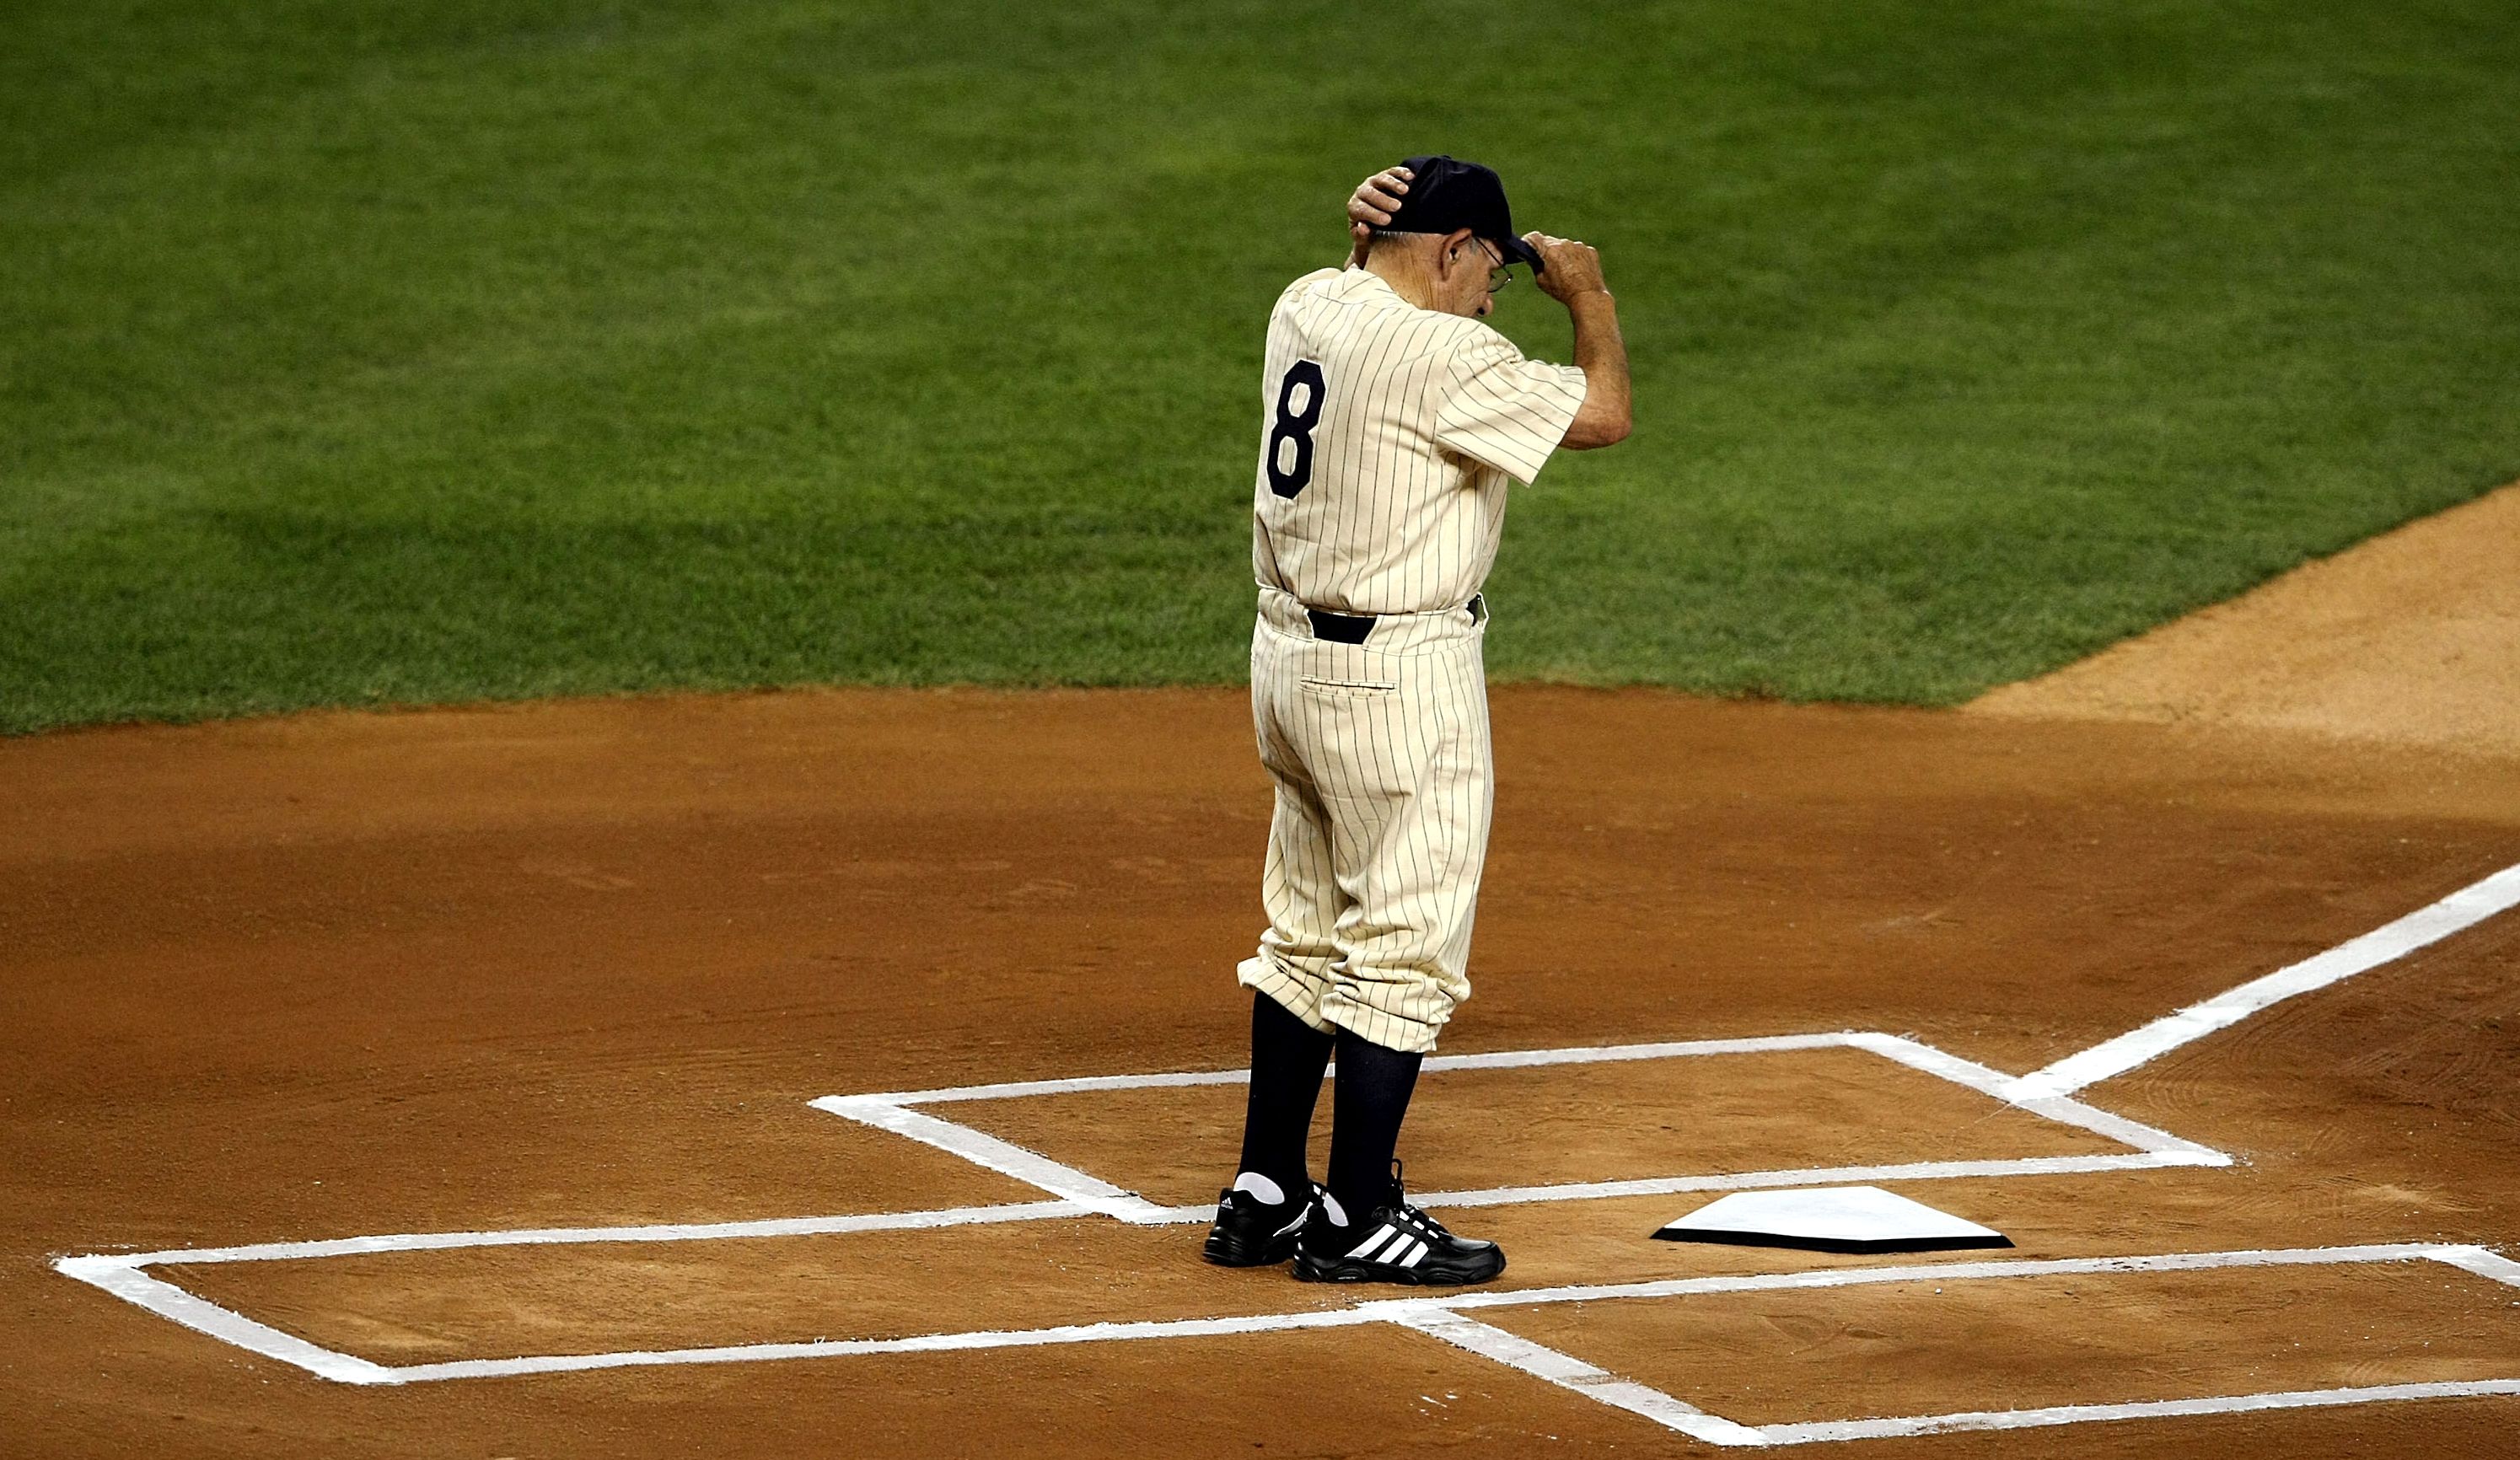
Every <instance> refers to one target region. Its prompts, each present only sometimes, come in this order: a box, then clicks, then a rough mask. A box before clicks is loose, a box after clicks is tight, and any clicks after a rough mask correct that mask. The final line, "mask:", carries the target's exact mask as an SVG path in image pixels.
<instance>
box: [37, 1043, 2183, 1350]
mask: <svg viewBox="0 0 2520 1460" xmlns="http://www.w3.org/2000/svg"><path fill="white" fill-rule="evenodd" d="M1814 1049H1860V1050H1866V1051H1868V1052H1870V1053H1873V1054H1877V1055H1881V1056H1883V1057H1885V1058H1888V1059H1891V1060H1894V1061H1896V1062H1897V1063H1899V1064H1901V1065H1905V1066H1907V1067H1909V1068H1911V1069H1914V1070H1919V1071H1922V1072H1924V1073H1926V1074H1930V1075H1934V1076H1937V1077H1939V1078H1941V1079H1945V1080H1949V1081H1952V1082H1954V1083H1956V1084H1961V1085H1965V1086H1967V1087H1968V1088H1970V1089H1973V1090H1977V1091H1979V1092H1981V1093H1984V1094H1987V1095H1990V1096H1992V1097H1994V1098H1996V1099H1998V1100H2001V1101H2003V1102H2004V1103H2005V1104H2006V1105H2009V1106H2012V1107H2015V1108H2018V1109H2021V1110H2026V1111H2030V1112H2032V1113H2034V1114H2037V1115H2041V1116H2044V1117H2046V1118H2048V1119H2049V1120H2052V1121H2056V1122H2059V1123H2061V1124H2064V1125H2067V1126H2071V1127H2075V1128H2080V1129H2084V1130H2088V1131H2092V1132H2093V1133H2095V1134H2099V1135H2102V1136H2104V1137H2107V1138H2109V1139H2112V1140H2116V1141H2118V1142H2120V1143H2122V1144H2124V1145H2127V1146H2129V1147H2131V1148H2132V1149H2130V1150H2129V1151H2127V1152H2124V1153H2122V1154H2115V1155H2092V1156H2038V1157H2022V1158H2011V1159H1997V1160H1981V1161H1940V1162H1908V1163H1901V1164H1896V1165H1885V1166H1847V1167H1806V1168H1798V1169H1793V1170H1781V1171H1755V1172H1728V1173H1719V1174H1705V1175H1676V1176H1652V1177H1645V1178H1643V1179H1638V1180H1623V1181H1587V1182H1572V1183H1565V1184H1560V1185H1553V1186H1527V1187H1490V1188H1485V1189H1482V1190H1476V1191H1454V1192H1436V1193H1434V1194H1432V1195H1429V1196H1426V1197H1423V1198H1421V1200H1422V1201H1423V1202H1424V1204H1425V1205H1428V1206H1447V1207H1468V1206H1497V1205H1504V1204H1508V1203H1521V1202H1553V1201H1598V1200H1604V1199H1608V1198H1612V1197H1625V1196H1640V1195H1654V1194H1662V1193H1672V1192H1683V1191H1716V1190H1742V1189H1747V1188H1752V1187H1777V1186H1810V1185H1825V1184H1832V1183H1837V1182H1845V1181H1883V1180H1886V1181H1914V1180H1935V1179H1949V1178H1953V1177H1960V1176H2017V1175H2053V1174H2064V1173H2071V1172H2105V1171H2120V1170H2129V1169H2144V1168H2154V1167H2172V1166H2228V1165H2230V1164H2231V1158H2230V1157H2228V1156H2227V1155H2225V1154H2223V1153H2222V1152H2220V1151H2215V1150H2212V1149H2210V1148H2208V1147H2205V1146H2201V1145H2198V1144H2196V1143H2195V1142H2193V1141H2189V1140H2183V1139H2181V1138H2180V1137H2178V1136H2175V1135H2172V1134H2170V1133H2169V1132H2168V1131H2165V1130H2160V1129H2156V1128H2153V1127H2150V1126H2146V1125H2143V1124H2141V1123H2139V1122H2136V1121H2131V1120H2127V1119H2125V1118H2124V1117H2121V1116H2116V1115H2112V1114H2110V1113H2109V1112H2107V1111H2104V1110H2099V1109H2097V1108H2095V1107H2093V1106H2091V1105H2087V1104H2085V1103H2083V1102H2082V1101H2079V1100H2075V1099H2073V1098H2071V1097H2068V1096H2063V1095H2039V1096H2035V1097H2034V1096H2028V1095H2025V1094H2023V1093H2021V1092H2020V1091H2019V1089H2018V1088H2017V1082H2015V1081H2014V1080H2013V1079H2012V1078H2011V1077H2010V1076H2007V1075H2004V1074H2003V1073H2002V1072H2000V1071H1997V1070H1993V1069H1990V1068H1988V1067H1987V1066H1985V1065H1981V1064H1977V1063H1975V1062H1973V1061H1970V1060H1965V1059H1962V1058H1960V1057H1959V1056H1958V1055H1954V1054H1950V1053H1946V1052H1945V1051H1943V1050H1940V1049H1936V1048H1934V1047H1933V1046H1932V1045H1930V1044H1926V1043H1923V1042H1921V1041H1919V1040H1912V1039H1906V1038H1903V1037H1901V1036H1897V1035H1885V1034H1858V1033H1843V1034H1818V1035H1782V1036H1776V1037H1772V1038H1766V1039H1745V1040H1683V1041H1677V1042H1666V1043H1651V1044H1613V1045H1598V1046H1592V1047H1586V1048H1573V1049H1519V1050H1507V1051H1501V1052H1498V1053H1492V1054H1454V1055H1437V1056H1433V1057H1430V1058H1429V1059H1427V1060H1426V1062H1425V1064H1424V1066H1423V1068H1424V1069H1425V1070H1426V1071H1428V1072H1431V1073H1436V1074H1441V1073H1443V1072H1445V1071H1451V1070H1497V1069H1532V1068H1542V1067H1547V1066H1552V1065H1582V1064H1602V1063H1614V1062H1621V1061H1635V1060H1662V1059H1689V1058H1703V1057H1708V1056H1715V1055H1741V1054H1776V1053H1791V1052H1795V1051H1802V1050H1814ZM1249 1079H1250V1072H1249V1071H1247V1070H1209V1071H1189V1072H1179V1073H1172V1074H1161V1075H1107V1076H1085V1077H1080V1078H1074V1079H1066V1080H1040V1081H1024V1082H1018V1083H1014V1084H983V1085H962V1086H956V1087H953V1088H948V1089H934V1090H909V1091H896V1092H891V1093H885V1094H872V1095H832V1096H826V1097H824V1098H822V1099H818V1100H815V1101H813V1102H812V1103H813V1104H814V1105H815V1106H816V1107H817V1108H819V1109H823V1110H827V1111H831V1112H832V1113H834V1114H837V1115H842V1116H846V1117H848V1118H849V1119H851V1120H854V1121H858V1122H861V1123H864V1124H866V1125H869V1126H872V1127H875V1128H878V1129H883V1130H889V1131H893V1132H895V1133H897V1134H901V1135H905V1136H908V1137H909V1138H911V1139H913V1140H917V1141H921V1142H922V1143H924V1144H927V1145H930V1146H934V1147H936V1148H937V1149H939V1150H945V1151H950V1152H952V1153H954V1154H955V1155H957V1156H961V1157H963V1158H964V1159H966V1160H967V1161H970V1162H972V1163H974V1164H976V1165H979V1166H982V1167H985V1168H987V1169H988V1170H990V1171H993V1172H1000V1173H1002V1174H1005V1175H1009V1176H1012V1177H1014V1178H1015V1179H1017V1180H1019V1181H1023V1182H1026V1183H1028V1184H1030V1185H1032V1186H1035V1187H1037V1188H1039V1189H1040V1190H1042V1191H1043V1192H1044V1193H1046V1199H1044V1200H1041V1201H1029V1202H1013V1203H1007V1204H1003V1205H996V1206H986V1207H953V1208H945V1209H941V1210H933V1211H922V1212H890V1213H866V1214H859V1215H851V1216H841V1217H772V1218H767V1219H758V1220H751V1221H728V1222H709V1223H671V1224H660V1225H652V1226H617V1227H542V1228H531V1229H525V1230H517V1231H505V1232H404V1233H397V1234H391V1235H385V1236H377V1237H343V1238H335V1239H331V1240H326V1241H314V1242H267V1243H257V1244H252V1245H249V1246H242V1247H217V1248H193V1249H187V1250H179V1251H167V1252H150V1253H131V1254H100V1255H93V1256H88V1257H79V1258H66V1259H63V1260H62V1261H58V1262H56V1263H55V1264H54V1265H55V1266H56V1267H58V1268H59V1269H60V1270H61V1271H62V1272H64V1273H66V1274H67V1275H68V1276H70V1277H74V1278H77V1279H79V1280H80V1281H82V1282H86V1283H90V1284H93V1285H94V1286H96V1287H99V1288H102V1289H104V1290H105V1291H107V1292H109V1293H112V1294H114V1295H115V1296H117V1297H120V1298H123V1299H125V1300H127V1301H129V1302H131V1303H134V1304H137V1305H140V1306H142V1307H144V1308H147V1309H149V1310H150V1311H151V1312H154V1313H157V1314H158V1315H160V1316H161V1317H165V1318H169V1319H172V1320H173V1321H175V1322H177V1323H180V1324H183V1325H184V1326H186V1327H188V1328H192V1329H196V1330H198V1331H200V1332H202V1333H204V1334H208V1335H210V1336H211V1337H213V1338H217V1339H221V1340H224V1341H225V1342H227V1343H230V1344H233V1345H236V1346H237V1347H239V1348H241V1349H249V1350H251V1351H253V1352H255V1353H259V1354H262V1355H264V1356H265V1357H268V1358H274V1359H278V1360H280V1361H282V1362H284V1363H289V1364H293V1365H295V1366H296V1367H298V1368H302V1369H305V1370H306V1371H307V1372H309V1373H312V1374H316V1375H318V1376H320V1377H323V1378H326V1379H334V1380H339V1381H342V1382H344V1383H350V1384H410V1383H417V1382H426V1381H433V1380H444V1379H477V1378H492V1377H501V1376H509V1375H517V1374H535V1373H554V1372H561V1371H566V1370H574V1369H587V1368H617V1367H623V1366H629V1365H638V1364H669V1363H702V1362H720V1361H729V1360H736V1359H780V1358H804V1357H824V1356H837V1355H841V1354H846V1353H859V1352H888V1351H901V1350H900V1349H899V1346H901V1345H905V1344H906V1345H908V1346H909V1347H910V1349H953V1348H962V1347H972V1348H995V1347H1003V1346H1004V1344H1005V1342H1007V1337H1006V1336H1005V1335H1001V1334H994V1333H984V1334H976V1335H971V1334H935V1335H926V1336H923V1337H921V1338H914V1339H908V1340H890V1341H875V1340H868V1341H841V1342H828V1343H827V1342H816V1343H811V1344H752V1345H740V1346H736V1347H733V1348H713V1349H672V1350H664V1351H656V1352H644V1351H643V1352H623V1353H602V1354H542V1355H527V1356H522V1357H517V1358H504V1359H487V1360H465V1361H460V1362H451V1363H434V1364H405V1365H385V1364H379V1363H375V1362H373V1361H371V1360H368V1359H364V1358H360V1357H357V1356H356V1355H353V1354H348V1353H343V1352H340V1351H338V1350H337V1349H326V1348H324V1347H322V1346H321V1345H318V1344H315V1343H312V1342H310V1341H308V1340H306V1339H302V1338H299V1337H298V1336H296V1335H295V1334H292V1333H288V1332H286V1331H284V1330H282V1329H279V1328H276V1327H273V1326H272V1325H270V1324H267V1323H263V1322H260V1321H258V1320H256V1319H253V1318H248V1317H247V1316H246V1315H244V1314H243V1313H239V1312H236V1311H233V1310H232V1309H229V1308H225V1307H221V1306H219V1305H216V1304H214V1303H211V1302H210V1301H208V1300H207V1299H204V1298H202V1297H200V1296H198V1295H196V1294H193V1293H189V1292H187V1291H185V1290H184V1289H182V1288H179V1287H177V1286H176V1285H174V1284H173V1283H170V1282H167V1281H166V1280H164V1279H163V1278H160V1277H158V1276H156V1275H154V1274H153V1273H151V1272H149V1271H148V1270H147V1269H149V1268H151V1267H155V1266H160V1265H165V1264H170V1263H176V1264H192V1263H213V1262H273V1261H308V1260H312V1259H322V1258H340V1257H357V1256H365V1255H372V1254H381V1253H397V1252H445V1251H454V1250H459V1249H466V1248H481V1247H518V1246H553V1245H563V1244H579V1243H608V1242H705V1241H725V1240H731V1239H739V1238H763V1237H804V1236H825V1235H834V1234H839V1233H847V1232H874V1231H901V1230H915V1229H922V1228H942V1227H958V1226H971V1225H981V1224H987V1223H994V1222H1010V1221H1041V1220H1047V1219H1054V1218H1062V1217H1107V1218H1116V1219H1118V1220H1121V1221H1125V1222H1130V1223H1134V1224H1140V1225H1160V1224H1170V1223H1197V1222H1204V1221H1207V1220H1209V1219H1210V1218H1211V1217H1213V1216H1214V1213H1215V1209H1214V1208H1212V1207H1162V1206H1157V1205H1155V1204H1154V1203H1152V1202H1149V1201H1148V1200H1146V1199H1145V1198H1144V1197H1141V1196H1139V1195H1138V1194H1136V1193H1135V1192H1131V1191H1126V1190H1123V1189H1121V1188H1120V1187H1117V1186H1114V1185H1112V1184H1111V1183H1109V1182H1107V1181H1104V1180H1102V1179H1101V1178H1100V1177H1097V1176H1093V1175H1090V1174H1088V1173H1086V1172H1081V1171H1078V1170H1076V1169H1074V1168H1073V1167H1068V1166H1064V1165H1061V1164H1059V1163H1058V1162H1056V1161H1053V1160H1051V1159H1050V1158H1048V1157H1046V1156H1043V1155H1040V1154H1038V1153H1036V1152H1033V1151H1029V1150H1026V1149H1024V1148H1023V1147H1021V1146H1017V1145H1015V1144H1013V1143H1012V1142H1010V1141H1006V1140H1002V1139H1000V1138H998V1137H996V1136H993V1135H990V1134H987V1133H985V1132H983V1131H979V1130H974V1129H972V1128H969V1127H967V1126H961V1125H957V1124H955V1123H954V1122H951V1121H947V1120H944V1119H942V1118H940V1117H937V1116H934V1115H930V1114H928V1113H927V1112H926V1111H925V1110H922V1109H920V1108H918V1107H921V1106H932V1105H946V1104H955V1103H959V1102H969V1101H984V1100H1008V1099H1019V1098H1023V1097H1026V1096H1038V1095H1062V1094H1078V1093H1088V1092H1094V1091H1102V1090H1120V1089H1159V1088H1169V1087H1179V1086H1189V1085H1204V1084H1244V1083H1247V1082H1248V1081H1249ZM1570 1291H1571V1290H1570ZM1587 1291H1590V1290H1587ZM1602 1291H1608V1290H1602ZM1496 1301H1516V1302H1519V1301H1526V1300H1524V1299H1523V1298H1522V1296H1521V1295H1520V1294H1517V1293H1511V1292H1507V1293H1492V1294H1486V1295H1482V1296H1481V1298H1480V1299H1479V1300H1478V1301H1477V1302H1474V1303H1471V1302H1470V1300H1466V1299H1464V1300H1459V1301H1450V1300H1448V1301H1445V1302H1443V1303H1442V1304H1440V1306H1443V1307H1444V1308H1446V1309H1447V1310H1450V1309H1453V1308H1458V1307H1460V1306H1462V1305H1463V1303H1470V1305H1472V1306H1477V1305H1481V1304H1483V1303H1492V1302H1496ZM1528 1301H1535V1302H1551V1301H1556V1300H1553V1299H1549V1298H1541V1299H1535V1300H1528ZM1421 1306H1422V1305H1421ZM1345 1311H1352V1312H1368V1313H1375V1312H1382V1311H1384V1309H1382V1308H1377V1307H1376V1306H1375V1305H1371V1304H1369V1305H1363V1306H1361V1307H1358V1308H1354V1309H1348V1310H1345ZM1389 1311H1391V1312H1395V1313H1400V1314H1406V1313H1414V1312H1418V1308H1417V1307H1409V1306H1405V1305H1404V1306H1403V1307H1401V1308H1399V1309H1391V1310H1389ZM1195 1321H1196V1322H1200V1323H1206V1324H1209V1325H1210V1326H1209V1327H1207V1328H1205V1329H1203V1330H1199V1331H1203V1332H1210V1333H1219V1334H1222V1333H1238V1332H1246V1331H1248V1332H1266V1331H1271V1330H1273V1329H1276V1328H1285V1327H1292V1328H1304V1327H1316V1326H1321V1325H1323V1324H1324V1323H1335V1322H1344V1321H1348V1320H1345V1319H1335V1318H1324V1317H1323V1316H1322V1315H1320V1314H1313V1313H1298V1314H1272V1315H1264V1316H1261V1317H1257V1318H1248V1319H1213V1320H1195ZM1357 1321H1364V1320H1357ZM1391 1321H1395V1322H1396V1321H1400V1319H1399V1318H1398V1317H1394V1318H1392V1319H1391ZM1464 1321H1466V1320H1464ZM1411 1326H1418V1325H1416V1324H1414V1323H1413V1324H1412V1325H1411ZM1183 1331H1187V1330H1181V1329H1180V1328H1179V1326H1178V1325H1170V1324H1166V1323H1161V1322H1152V1323H1146V1324H1131V1323H1118V1324H1092V1325H1084V1326H1082V1327H1071V1328H1059V1329H1051V1330H1043V1331H1042V1332H1044V1333H1046V1334H1050V1335H1073V1334H1083V1335H1086V1336H1087V1337H1092V1338H1102V1337H1137V1336H1145V1337H1158V1336H1164V1335H1168V1334H1173V1333H1176V1332H1183ZM1428 1331H1429V1332H1433V1331H1435V1330H1432V1329H1429V1330H1428ZM1467 1332H1468V1330H1467V1329H1464V1328H1463V1327H1462V1326H1461V1325H1460V1324H1459V1323H1454V1324H1451V1326H1449V1327H1446V1328H1445V1329H1444V1330H1443V1332H1442V1333H1440V1334H1439V1335H1438V1336H1439V1337H1444V1338H1446V1339H1447V1340H1448V1341H1451V1342H1455V1343H1460V1342H1462V1341H1463V1336H1464V1335H1465V1334H1466V1333H1467ZM965 1340H974V1341H985V1342H971V1343H965V1342H963V1341H965ZM1073 1341H1075V1340H1074V1339H1072V1338H1057V1337H1049V1338H1039V1339H1034V1340H1031V1342H1073ZM1498 1342H1502V1341H1501V1340H1500V1341H1498ZM1515 1342H1516V1343H1519V1342H1520V1341H1518V1340H1517V1341H1515ZM1516 1351H1518V1352H1519V1351H1522V1350H1519V1349H1517V1350H1516ZM1491 1356H1494V1355H1493V1354H1492V1355H1491ZM1566 1362H1570V1363H1571V1362H1572V1360H1566ZM1534 1372H1538V1371H1537V1370H1535V1371H1534ZM1588 1392H1589V1391H1588Z"/></svg>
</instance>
